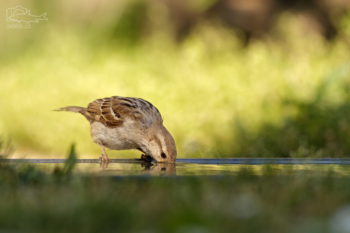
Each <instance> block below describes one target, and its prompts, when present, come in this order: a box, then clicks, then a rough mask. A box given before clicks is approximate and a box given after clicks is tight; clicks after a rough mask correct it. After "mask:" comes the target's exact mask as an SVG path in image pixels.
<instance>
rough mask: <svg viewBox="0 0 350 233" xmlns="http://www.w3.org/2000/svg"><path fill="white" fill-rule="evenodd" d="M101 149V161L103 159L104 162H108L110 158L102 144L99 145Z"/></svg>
mask: <svg viewBox="0 0 350 233" xmlns="http://www.w3.org/2000/svg"><path fill="white" fill-rule="evenodd" d="M99 145H100V147H101V150H102V155H101V156H100V159H102V162H108V160H109V159H108V156H107V153H106V151H105V147H104V146H103V145H101V144H99Z"/></svg>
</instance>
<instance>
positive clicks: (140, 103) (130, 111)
mask: <svg viewBox="0 0 350 233" xmlns="http://www.w3.org/2000/svg"><path fill="white" fill-rule="evenodd" d="M55 111H67V112H75V113H80V114H82V115H83V116H84V117H85V118H86V119H87V120H88V121H89V123H90V128H91V138H92V140H93V142H94V143H97V144H98V145H99V146H100V147H101V150H102V155H101V156H100V159H102V162H106V161H108V156H107V154H106V151H105V147H107V148H109V149H111V150H131V149H136V150H139V151H141V152H142V153H144V154H143V155H142V156H141V158H142V159H144V160H147V161H150V160H151V159H152V158H153V159H154V160H156V161H157V162H163V163H174V162H175V160H176V156H177V151H176V145H175V141H174V139H173V137H172V136H171V134H170V133H169V131H168V130H167V129H166V128H165V127H164V125H163V119H162V116H161V114H160V113H159V111H158V109H157V108H156V107H155V106H153V105H152V104H151V103H150V102H148V101H146V100H144V99H141V98H133V97H121V96H112V97H108V98H102V99H97V100H95V101H93V102H91V103H89V104H88V106H87V107H86V108H84V107H77V106H68V107H63V108H59V109H56V110H55Z"/></svg>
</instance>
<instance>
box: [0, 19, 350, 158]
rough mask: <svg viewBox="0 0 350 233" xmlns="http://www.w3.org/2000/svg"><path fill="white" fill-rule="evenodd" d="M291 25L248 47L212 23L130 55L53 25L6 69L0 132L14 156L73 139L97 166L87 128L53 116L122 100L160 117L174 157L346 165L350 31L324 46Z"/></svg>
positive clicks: (155, 40)
mask: <svg viewBox="0 0 350 233" xmlns="http://www.w3.org/2000/svg"><path fill="white" fill-rule="evenodd" d="M295 20H296V19H295V18H293V17H289V16H288V15H287V16H286V17H285V18H283V19H282V20H281V22H280V25H279V27H280V28H281V33H284V34H285V35H284V37H285V38H286V40H284V41H278V40H269V38H267V39H266V41H264V42H262V41H253V42H252V43H251V44H250V46H249V47H248V48H246V49H243V48H242V46H241V44H240V42H239V41H238V40H237V38H236V37H235V36H234V35H232V33H231V32H229V31H227V30H225V29H223V28H222V27H216V26H212V25H205V26H203V27H201V28H198V29H197V31H196V32H195V33H193V35H192V36H191V37H189V38H188V39H187V40H186V41H185V42H184V43H183V44H182V45H175V44H173V43H171V42H170V40H168V38H167V37H166V36H165V35H163V34H157V35H154V36H153V37H151V38H148V39H145V40H144V41H142V42H141V43H139V44H138V45H135V46H131V47H124V46H123V45H120V46H119V45H118V44H113V45H111V44H108V43H102V42H101V43H99V44H94V46H92V45H91V41H90V39H89V38H85V37H84V36H83V35H80V34H78V33H76V32H75V31H69V30H67V31H64V32H59V31H56V30H54V27H53V26H52V25H51V28H50V24H47V25H48V26H47V27H46V28H45V30H46V31H45V33H42V32H43V31H42V29H41V31H38V33H40V32H41V33H42V34H40V36H38V37H37V40H36V41H34V42H32V43H30V44H29V45H27V46H26V48H25V49H22V50H21V52H20V55H17V56H16V58H13V57H12V56H9V59H6V60H4V61H3V62H2V65H0V79H1V85H0V112H1V114H0V135H3V136H8V137H9V138H11V139H12V141H13V144H14V147H15V149H16V152H17V155H19V156H34V157H35V156H38V155H42V156H55V157H62V154H64V152H65V148H66V147H67V145H69V144H71V143H72V142H75V143H76V145H77V149H78V151H79V153H80V154H81V155H82V156H84V157H88V156H93V157H98V156H99V154H100V149H99V147H98V146H97V145H95V144H93V143H92V141H91V139H90V135H89V134H90V133H89V124H88V122H87V121H86V120H85V119H84V118H83V117H82V116H80V115H78V114H70V113H57V112H53V111H51V110H53V109H56V108H58V107H63V106H67V105H77V106H86V105H87V104H88V103H89V102H90V101H93V100H94V99H96V98H101V97H108V96H113V95H121V96H132V97H140V98H144V99H146V100H148V101H150V102H151V103H153V104H154V105H155V106H156V107H157V108H158V109H159V110H160V112H161V113H162V115H163V117H164V123H165V126H166V127H167V128H168V129H169V131H170V132H171V133H172V134H173V135H174V137H175V141H176V143H177V147H178V151H179V157H235V156H251V157H259V156H260V157H281V156H283V157H289V156H292V157H295V156H296V157H300V156H319V157H344V156H345V157H346V156H347V155H348V154H349V152H350V142H349V141H348V140H347V137H348V135H349V133H350V126H349V123H348V119H347V116H348V112H349V110H348V104H347V103H348V100H349V77H350V71H349V68H348V67H349V66H350V53H349V52H348V51H349V45H348V44H347V40H346V39H344V38H346V37H347V35H348V34H346V33H347V30H348V29H349V28H350V27H349V25H350V23H349V22H348V21H347V22H348V23H347V24H344V25H345V26H346V27H347V28H345V30H344V31H345V32H346V33H345V34H344V37H339V38H338V39H337V40H335V41H333V42H332V43H330V44H328V43H326V42H325V41H324V40H323V39H322V38H321V37H320V36H318V35H316V34H308V35H307V37H306V36H305V35H304V32H303V31H302V30H301V29H300V28H299V27H298V24H297V23H296V22H295ZM31 30H32V33H35V28H33V29H31ZM7 33H12V32H10V31H8V32H7ZM21 33H23V32H21ZM16 36H19V33H13V35H12V34H8V35H7V39H8V40H10V39H11V38H12V37H13V38H15V37H16ZM13 51H14V53H15V50H13ZM17 52H18V51H17ZM325 82H326V85H323V84H324V83H325ZM333 113H336V114H333ZM109 154H110V155H112V157H113V156H116V155H117V156H118V157H139V156H140V155H139V153H138V152H109Z"/></svg>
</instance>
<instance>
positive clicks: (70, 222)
mask: <svg viewBox="0 0 350 233" xmlns="http://www.w3.org/2000/svg"><path fill="white" fill-rule="evenodd" d="M69 158H71V159H68V160H67V163H66V164H65V165H64V167H56V168H55V169H54V171H53V172H52V173H43V172H41V171H40V170H37V169H36V168H35V167H34V166H32V165H24V164H17V165H9V164H4V163H1V162H0V206H1V208H0V231H1V232H115V231H118V232H182V233H186V232H232V231H234V232H271V233H274V232H276V233H277V232H278V233H281V232H299V233H311V232H318V233H326V232H332V233H341V232H348V231H347V230H348V228H347V226H348V219H349V218H350V207H349V203H350V188H349V187H350V185H349V184H350V180H349V177H348V176H339V175H336V173H333V172H332V171H331V170H329V171H328V172H326V173H325V172H323V171H319V172H318V171H317V170H316V171H312V172H311V173H310V172H307V171H300V170H291V171H290V172H289V173H288V175H281V174H280V173H279V170H278V169H275V168H274V166H265V168H264V169H263V173H262V174H260V175H257V174H255V173H254V171H253V170H251V169H249V167H246V168H243V169H241V170H240V171H239V172H238V173H237V175H234V176H233V175H225V174H224V173H223V175H222V176H184V177H176V176H170V177H167V176H163V177H151V176H134V177H107V176H98V177H97V176H93V175H91V174H90V175H86V174H85V175H83V174H77V173H75V174H74V175H72V173H71V172H70V171H71V170H69V169H67V168H73V167H74V163H75V162H74V159H72V158H75V153H74V148H72V150H71V152H70V156H69Z"/></svg>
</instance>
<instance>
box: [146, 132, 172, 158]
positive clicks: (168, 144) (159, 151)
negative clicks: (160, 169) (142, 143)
mask: <svg viewBox="0 0 350 233" xmlns="http://www.w3.org/2000/svg"><path fill="white" fill-rule="evenodd" d="M152 131H153V132H154V133H152V134H151V135H150V137H149V138H148V142H147V145H148V146H147V152H148V153H147V154H149V155H150V156H151V157H153V158H154V159H155V160H156V161H157V162H164V163H175V160H176V156H177V151H176V146H175V141H174V139H173V137H172V136H171V134H170V133H169V131H168V130H167V129H166V128H165V127H164V126H160V127H159V128H158V129H157V130H152Z"/></svg>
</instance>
